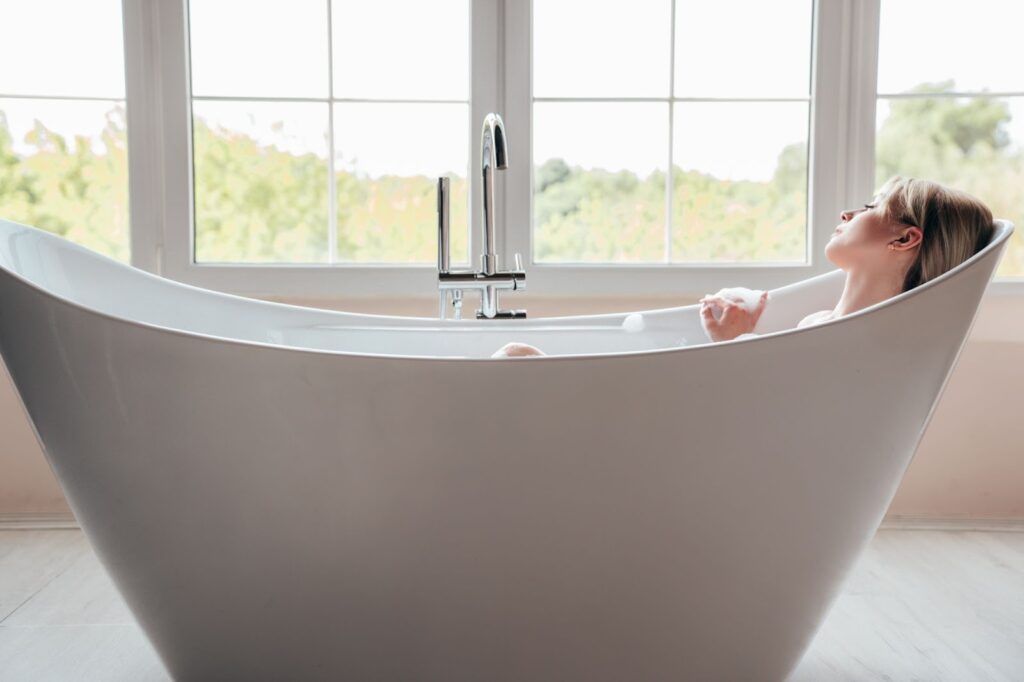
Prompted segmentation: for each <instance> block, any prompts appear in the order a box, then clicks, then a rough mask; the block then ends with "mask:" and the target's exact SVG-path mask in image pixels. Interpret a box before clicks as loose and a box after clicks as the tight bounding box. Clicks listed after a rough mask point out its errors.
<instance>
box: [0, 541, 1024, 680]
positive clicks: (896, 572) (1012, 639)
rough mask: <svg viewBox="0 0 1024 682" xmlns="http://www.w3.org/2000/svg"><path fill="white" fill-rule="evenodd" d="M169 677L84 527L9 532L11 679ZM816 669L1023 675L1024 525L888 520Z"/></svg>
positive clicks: (808, 675)
mask: <svg viewBox="0 0 1024 682" xmlns="http://www.w3.org/2000/svg"><path fill="white" fill-rule="evenodd" d="M169 679H170V678H169V677H168V675H167V673H166V671H165V670H164V668H163V666H162V665H161V663H160V661H159V659H158V658H157V655H156V653H155V652H154V651H153V648H152V647H151V646H150V645H149V643H148V642H147V641H146V639H145V637H144V636H143V634H142V632H141V631H140V630H139V628H138V627H137V626H136V625H135V624H134V622H133V621H132V617H131V614H130V613H129V612H128V609H127V608H126V607H125V605H124V603H123V602H122V601H121V599H120V597H119V596H118V595H117V593H116V592H115V590H114V588H113V586H112V585H111V583H110V581H109V580H108V579H107V576H106V574H105V573H104V571H103V570H102V568H101V567H100V566H99V564H98V562H97V560H96V557H95V556H94V555H93V553H92V551H91V550H90V548H89V545H88V543H87V542H86V540H85V537H84V536H83V535H82V533H81V531H78V530H10V531H0V680H2V681H3V682H7V681H17V682H21V681H23V680H32V681H33V682H43V681H48V680H106V681H130V682H146V681H149V680H169ZM811 680H814V681H815V682H817V681H821V680H858V681H860V680H927V681H928V682H933V681H940V680H950V681H956V682H972V681H974V680H1007V681H1018V680H1024V532H1006V531H941V530H903V529H892V530H880V531H879V532H878V533H877V534H876V536H875V538H874V540H873V541H872V542H871V544H870V546H869V548H868V550H867V552H866V553H865V554H864V556H863V557H862V558H861V561H860V562H859V564H858V565H857V567H856V568H855V569H854V571H853V573H852V574H851V576H850V579H849V580H848V582H847V584H846V587H845V589H844V591H843V593H842V595H841V596H840V597H839V599H838V600H837V602H836V603H835V606H834V608H833V609H832V611H831V613H830V615H829V617H828V619H827V620H826V622H825V623H824V625H823V626H822V628H821V630H820V631H819V632H818V635H817V637H816V638H815V640H814V643H813V644H812V646H811V648H810V650H809V651H808V652H807V655H806V656H805V657H804V659H803V661H802V662H801V663H800V665H799V667H798V668H797V670H796V671H795V672H794V674H793V675H792V677H791V678H790V682H798V681H799V682H807V681H811Z"/></svg>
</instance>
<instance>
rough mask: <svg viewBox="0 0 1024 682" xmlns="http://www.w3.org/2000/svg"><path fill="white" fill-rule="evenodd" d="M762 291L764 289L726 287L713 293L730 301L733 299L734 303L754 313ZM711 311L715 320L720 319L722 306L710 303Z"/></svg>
mask: <svg viewBox="0 0 1024 682" xmlns="http://www.w3.org/2000/svg"><path fill="white" fill-rule="evenodd" d="M763 293H764V291H763V290H761V289H748V288H746V287H726V288H724V289H719V290H718V293H716V294H714V295H715V296H718V297H721V298H724V299H728V300H730V301H735V302H736V303H739V304H740V306H742V307H743V308H746V310H747V311H748V312H750V313H755V312H757V305H758V303H759V302H760V300H761V294H763ZM769 296H771V294H769ZM711 313H712V315H713V316H714V318H715V319H716V320H718V319H721V316H722V308H721V307H719V306H718V305H717V304H715V303H712V304H711Z"/></svg>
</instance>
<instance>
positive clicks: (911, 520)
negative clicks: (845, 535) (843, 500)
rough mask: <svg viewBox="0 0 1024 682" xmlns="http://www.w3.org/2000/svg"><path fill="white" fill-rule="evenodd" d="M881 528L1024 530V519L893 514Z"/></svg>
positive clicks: (885, 519) (883, 521) (886, 518)
mask: <svg viewBox="0 0 1024 682" xmlns="http://www.w3.org/2000/svg"><path fill="white" fill-rule="evenodd" d="M879 529H880V530H979V531H1010V532H1014V531H1015V532H1024V519H1006V518H990V517H989V518H986V517H971V516H948V517H938V516H917V515H913V514H893V515H890V516H886V517H885V518H884V519H882V524H881V525H880V526H879Z"/></svg>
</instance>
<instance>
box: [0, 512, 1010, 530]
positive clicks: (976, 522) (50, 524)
mask: <svg viewBox="0 0 1024 682" xmlns="http://www.w3.org/2000/svg"><path fill="white" fill-rule="evenodd" d="M73 528H78V521H76V520H75V517H74V516H72V515H71V514H70V513H67V512H53V513H39V512H35V513H17V512H14V513H6V514H0V530H63V529H73ZM879 529H881V530H974V531H1011V532H1013V531H1016V532H1024V519H1000V518H977V517H962V516H961V517H936V516H914V515H910V514H896V515H892V516H886V517H885V518H884V519H883V520H882V524H881V525H880V526H879Z"/></svg>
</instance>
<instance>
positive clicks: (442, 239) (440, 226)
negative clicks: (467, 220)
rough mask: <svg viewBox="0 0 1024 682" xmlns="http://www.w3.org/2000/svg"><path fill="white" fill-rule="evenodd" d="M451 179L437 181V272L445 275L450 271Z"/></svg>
mask: <svg viewBox="0 0 1024 682" xmlns="http://www.w3.org/2000/svg"><path fill="white" fill-rule="evenodd" d="M450 183H451V178H448V177H440V178H438V179H437V271H438V272H439V273H447V272H448V271H449V269H450V266H451V264H450V259H451V249H450V248H449V244H448V235H449V234H450V233H451V230H450V229H449V224H448V220H449V205H450V204H449V189H450Z"/></svg>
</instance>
